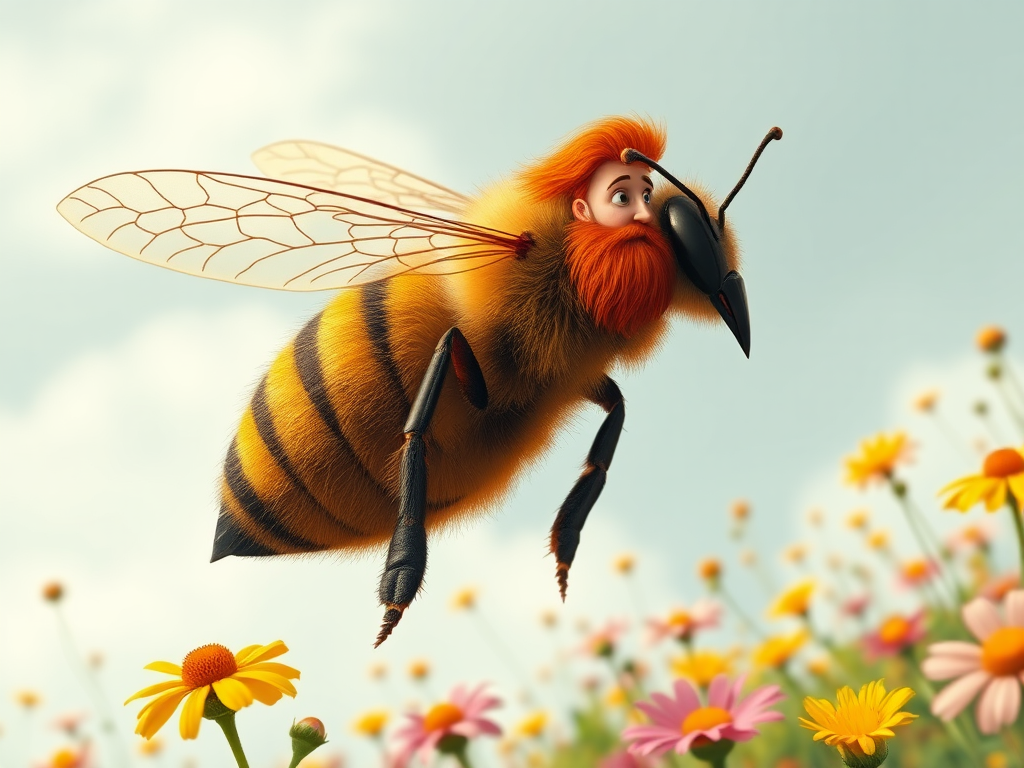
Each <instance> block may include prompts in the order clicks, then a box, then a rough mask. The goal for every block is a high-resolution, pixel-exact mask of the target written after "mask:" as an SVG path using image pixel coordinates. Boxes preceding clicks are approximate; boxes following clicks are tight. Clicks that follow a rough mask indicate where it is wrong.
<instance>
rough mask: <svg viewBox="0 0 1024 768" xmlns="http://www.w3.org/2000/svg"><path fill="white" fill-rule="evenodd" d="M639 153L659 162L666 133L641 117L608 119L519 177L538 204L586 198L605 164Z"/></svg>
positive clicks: (585, 128)
mask: <svg viewBox="0 0 1024 768" xmlns="http://www.w3.org/2000/svg"><path fill="white" fill-rule="evenodd" d="M627 148H632V149H636V150H639V151H640V152H641V153H642V154H644V155H647V157H649V158H651V160H654V161H655V162H657V161H658V160H660V159H661V156H662V154H664V152H665V129H664V128H663V127H662V126H660V125H656V124H655V123H653V122H651V121H650V120H644V119H641V118H639V117H606V118H604V119H603V120H596V121H594V122H593V123H589V124H587V125H585V126H583V128H581V129H580V130H579V131H578V132H576V133H575V134H574V135H572V136H570V137H569V138H568V139H567V140H566V141H565V142H564V143H563V144H562V145H561V146H560V147H559V148H558V149H556V150H555V151H554V152H553V153H551V154H550V155H548V156H547V157H544V158H541V159H540V160H538V161H537V162H535V163H533V164H532V165H530V166H528V167H527V168H526V169H525V170H523V172H522V173H521V174H520V181H521V183H522V185H523V188H524V189H525V190H526V192H527V194H529V195H530V197H532V198H534V199H535V200H538V201H541V200H550V199H551V198H554V197H559V196H562V195H565V196H567V197H569V199H570V200H575V199H576V198H586V196H587V188H588V187H589V186H590V177H591V176H593V175H594V171H596V170H597V169H598V166H600V165H601V164H602V163H606V162H608V161H609V160H620V158H621V154H622V150H624V149H627Z"/></svg>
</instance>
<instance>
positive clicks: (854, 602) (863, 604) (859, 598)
mask: <svg viewBox="0 0 1024 768" xmlns="http://www.w3.org/2000/svg"><path fill="white" fill-rule="evenodd" d="M870 603H871V595H869V594H867V593H864V594H862V595H851V596H850V597H848V598H846V599H845V600H844V601H843V605H842V611H843V613H845V614H846V615H847V616H860V615H861V614H863V613H864V611H865V610H867V607H868V605H869V604H870Z"/></svg>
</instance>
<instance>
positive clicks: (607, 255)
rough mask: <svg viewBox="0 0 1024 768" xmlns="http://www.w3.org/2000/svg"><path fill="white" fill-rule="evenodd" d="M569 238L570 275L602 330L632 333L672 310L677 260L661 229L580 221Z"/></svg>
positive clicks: (581, 299) (568, 230)
mask: <svg viewBox="0 0 1024 768" xmlns="http://www.w3.org/2000/svg"><path fill="white" fill-rule="evenodd" d="M565 240H566V245H565V255H566V258H567V259H568V262H569V274H570V276H571V277H572V281H573V284H574V285H575V286H576V290H577V292H578V294H579V297H580V301H582V302H583V306H584V307H585V308H586V310H587V312H589V313H590V316H591V317H592V318H593V319H594V322H595V323H597V326H598V327H599V328H600V329H601V330H603V331H608V332H610V333H618V334H621V335H622V336H626V337H629V336H632V335H633V334H634V333H636V331H637V330H639V329H640V328H641V327H642V326H644V325H646V324H647V323H649V322H651V321H652V320H655V319H657V318H659V317H661V316H662V314H664V312H665V310H666V309H668V305H669V303H670V302H671V301H672V291H673V289H674V288H675V280H676V264H675V259H674V258H673V256H672V249H671V247H670V246H669V244H668V241H667V240H665V237H664V236H663V235H662V234H661V231H660V230H659V229H658V228H657V227H655V226H651V225H650V224H640V223H636V222H634V223H632V224H627V225H626V226H624V227H606V226H603V225H601V224H597V223H595V222H592V221H574V222H571V223H570V224H569V226H568V228H567V231H566V239H565Z"/></svg>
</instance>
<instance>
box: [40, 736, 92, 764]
mask: <svg viewBox="0 0 1024 768" xmlns="http://www.w3.org/2000/svg"><path fill="white" fill-rule="evenodd" d="M92 766H93V760H92V750H91V749H90V748H89V743H88V742H86V743H84V744H80V745H79V746H76V747H64V748H63V749H58V750H57V751H56V752H54V753H53V754H52V755H51V756H50V759H49V760H47V761H46V762H45V763H36V768H92Z"/></svg>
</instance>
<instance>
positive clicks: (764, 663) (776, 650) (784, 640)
mask: <svg viewBox="0 0 1024 768" xmlns="http://www.w3.org/2000/svg"><path fill="white" fill-rule="evenodd" d="M810 637H811V634H810V632H808V631H807V630H806V629H801V630H799V631H797V632H794V633H793V634H791V635H774V636H772V637H769V638H768V639H767V640H765V641H764V642H763V643H761V645H759V646H758V647H757V648H756V649H754V654H753V662H754V665H755V666H758V667H771V668H772V669H782V668H783V667H785V666H786V664H787V663H788V662H789V660H790V659H791V658H792V657H793V656H794V654H796V652H797V651H799V650H800V649H801V648H802V647H803V646H804V643H806V642H807V641H808V640H809V639H810Z"/></svg>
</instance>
